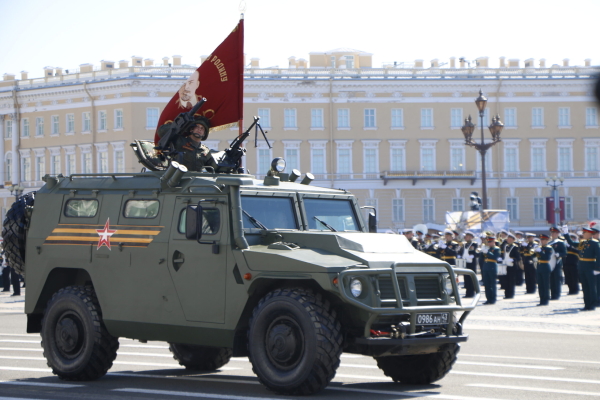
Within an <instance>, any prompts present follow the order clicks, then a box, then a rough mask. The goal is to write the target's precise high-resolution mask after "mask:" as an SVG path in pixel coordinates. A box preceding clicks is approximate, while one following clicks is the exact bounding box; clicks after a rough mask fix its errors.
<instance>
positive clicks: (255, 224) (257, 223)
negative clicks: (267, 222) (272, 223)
mask: <svg viewBox="0 0 600 400" xmlns="http://www.w3.org/2000/svg"><path fill="white" fill-rule="evenodd" d="M242 212H243V213H244V214H246V217H248V219H249V220H250V222H252V224H253V225H254V226H255V227H257V228H260V229H264V230H265V231H268V230H269V228H267V227H266V226H264V225H263V224H261V223H260V221H259V220H257V219H256V218H254V217H253V216H252V215H250V214H248V212H247V211H246V210H242Z"/></svg>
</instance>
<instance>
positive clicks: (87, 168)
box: [81, 153, 92, 174]
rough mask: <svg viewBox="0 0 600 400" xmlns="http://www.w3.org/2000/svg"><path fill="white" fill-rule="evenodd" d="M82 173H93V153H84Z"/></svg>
mask: <svg viewBox="0 0 600 400" xmlns="http://www.w3.org/2000/svg"><path fill="white" fill-rule="evenodd" d="M81 158H82V163H81V164H82V168H81V169H82V171H81V172H82V173H84V174H91V173H92V153H83V154H82V157H81Z"/></svg>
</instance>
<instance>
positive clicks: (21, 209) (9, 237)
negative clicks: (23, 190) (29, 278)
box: [2, 192, 35, 275]
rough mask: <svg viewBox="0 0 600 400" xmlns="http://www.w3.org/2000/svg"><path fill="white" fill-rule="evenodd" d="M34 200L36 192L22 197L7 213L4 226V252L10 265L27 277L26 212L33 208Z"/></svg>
mask: <svg viewBox="0 0 600 400" xmlns="http://www.w3.org/2000/svg"><path fill="white" fill-rule="evenodd" d="M34 199H35V192H30V193H27V194H24V195H22V196H20V197H19V198H18V199H17V200H16V201H15V202H14V203H13V204H12V205H11V206H10V209H9V210H8V211H7V212H6V218H4V223H3V225H2V238H3V239H4V252H5V255H6V259H7V261H8V265H9V266H11V267H13V268H14V269H15V271H16V272H17V273H19V274H21V275H25V239H26V233H27V232H26V228H27V216H26V210H27V209H28V208H30V207H33V201H34Z"/></svg>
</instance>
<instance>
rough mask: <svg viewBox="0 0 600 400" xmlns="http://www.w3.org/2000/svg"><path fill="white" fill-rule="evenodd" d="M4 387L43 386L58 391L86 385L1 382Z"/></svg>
mask: <svg viewBox="0 0 600 400" xmlns="http://www.w3.org/2000/svg"><path fill="white" fill-rule="evenodd" d="M0 384H3V385H20V386H42V387H52V388H58V389H70V388H76V387H84V386H85V385H67V384H64V383H49V382H48V383H46V382H25V381H0Z"/></svg>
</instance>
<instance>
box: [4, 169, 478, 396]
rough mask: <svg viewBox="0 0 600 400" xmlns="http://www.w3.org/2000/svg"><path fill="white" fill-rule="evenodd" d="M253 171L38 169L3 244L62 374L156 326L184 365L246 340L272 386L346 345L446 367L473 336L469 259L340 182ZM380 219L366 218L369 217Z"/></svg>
mask: <svg viewBox="0 0 600 400" xmlns="http://www.w3.org/2000/svg"><path fill="white" fill-rule="evenodd" d="M283 163H284V162H283V160H281V159H278V160H275V161H274V163H273V164H272V169H271V171H269V173H268V174H267V176H266V177H265V179H264V180H257V179H255V177H254V176H252V175H249V174H239V173H214V172H213V173H209V172H186V171H185V167H182V166H179V165H178V164H177V163H176V162H172V163H171V164H170V167H169V168H168V169H167V170H165V171H146V172H142V173H134V174H96V175H80V174H75V175H71V176H68V177H65V176H61V175H59V176H48V175H47V176H46V177H44V180H45V185H44V186H43V187H42V188H41V189H40V190H39V191H37V193H35V194H32V193H30V194H27V195H25V196H22V197H21V198H20V199H19V200H18V201H17V202H15V203H14V204H13V207H12V208H11V210H10V212H9V216H8V218H7V219H6V221H5V226H4V233H5V240H6V241H7V242H8V243H9V245H8V246H7V251H8V252H9V253H10V254H9V258H10V260H11V262H12V263H13V265H15V266H16V267H17V268H18V269H19V270H20V271H22V272H24V273H25V274H26V279H27V295H26V299H25V312H26V314H27V332H29V333H35V332H40V333H41V336H42V347H43V350H44V356H45V357H46V359H47V361H48V365H49V366H50V367H51V368H52V371H53V373H54V374H56V375H58V376H59V377H60V378H62V379H65V380H92V379H97V378H100V377H102V376H103V375H104V374H106V372H107V371H108V370H109V368H111V366H112V363H113V361H114V360H115V358H116V357H117V349H118V347H119V342H118V338H119V337H126V338H133V339H138V340H140V341H149V340H153V341H165V342H168V343H169V344H170V349H171V351H172V352H173V354H174V357H175V359H176V360H178V361H179V363H180V364H181V365H182V366H184V367H186V368H189V369H198V370H216V369H219V368H220V367H222V366H223V365H225V364H226V363H227V362H228V361H229V359H230V357H232V356H248V357H249V359H250V361H251V363H252V366H253V370H254V372H255V373H256V375H257V376H258V378H259V380H260V382H262V383H263V384H264V385H265V386H266V387H267V388H269V389H271V390H273V391H275V392H277V393H283V394H313V393H316V392H318V391H320V390H322V389H323V388H325V387H326V386H327V385H328V383H329V382H330V381H331V379H332V378H333V377H334V376H335V373H336V369H337V368H338V366H339V364H340V355H341V353H342V352H347V353H354V354H362V355H366V356H372V357H374V358H375V359H376V360H377V364H378V366H379V368H381V369H382V370H383V372H384V373H385V374H386V375H387V376H389V377H391V378H392V379H393V380H394V381H396V382H402V383H406V384H427V383H431V382H434V381H437V380H439V379H441V378H442V377H444V375H446V373H447V372H448V371H449V370H450V369H451V367H452V365H453V363H454V362H455V360H456V356H457V353H458V351H459V343H461V342H464V341H466V340H467V337H468V336H467V335H466V334H464V333H463V324H464V322H465V318H466V317H467V315H468V314H469V312H470V311H471V310H473V308H474V306H475V304H476V303H477V301H478V298H479V288H478V287H477V296H476V297H475V299H473V300H472V301H471V302H470V303H469V304H463V303H462V301H463V300H462V299H461V297H460V295H459V290H458V286H457V283H456V282H457V280H456V276H457V274H460V275H470V276H471V277H472V278H473V281H474V282H475V283H477V279H476V278H475V275H474V274H473V272H472V271H470V270H463V269H453V268H451V267H450V266H449V265H448V264H447V263H445V262H443V261H440V260H437V259H435V258H432V257H430V256H428V255H426V254H423V253H421V252H418V251H416V250H414V248H413V247H412V246H411V245H410V244H409V242H408V241H407V240H406V239H405V238H404V237H403V236H400V235H390V234H377V233H370V232H369V228H368V222H367V218H366V217H364V216H363V214H362V213H363V211H361V209H360V207H359V205H358V202H357V199H356V198H355V196H353V195H352V194H351V193H349V192H347V191H345V190H334V189H329V188H322V187H317V186H314V185H311V184H310V181H311V176H310V174H306V176H305V177H304V179H302V180H301V181H296V180H297V178H298V175H300V174H299V172H298V171H296V170H294V172H293V173H291V174H286V173H283V172H282V165H283ZM371 230H373V229H371Z"/></svg>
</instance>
